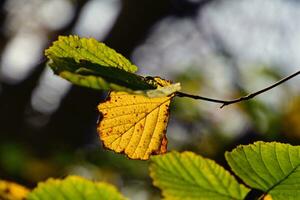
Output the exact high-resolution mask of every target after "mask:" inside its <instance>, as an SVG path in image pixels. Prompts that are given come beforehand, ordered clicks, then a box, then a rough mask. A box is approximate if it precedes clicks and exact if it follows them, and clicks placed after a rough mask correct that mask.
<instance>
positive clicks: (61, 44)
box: [45, 36, 156, 91]
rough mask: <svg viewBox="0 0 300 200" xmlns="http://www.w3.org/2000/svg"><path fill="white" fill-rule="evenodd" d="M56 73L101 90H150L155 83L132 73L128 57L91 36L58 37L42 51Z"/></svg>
mask: <svg viewBox="0 0 300 200" xmlns="http://www.w3.org/2000/svg"><path fill="white" fill-rule="evenodd" d="M45 55H46V56H47V57H48V59H49V62H48V65H49V66H50V67H51V68H52V70H53V71H54V73H55V74H57V75H59V76H61V77H62V78H65V79H66V80H68V81H70V82H72V83H74V84H76V85H80V86H85V87H90V88H93V89H101V90H109V89H112V90H118V91H131V90H149V89H155V88H156V86H155V85H152V84H151V83H150V82H148V81H147V79H146V78H144V77H142V76H139V75H136V74H134V73H133V72H135V71H136V70H137V67H136V66H135V65H133V64H132V63H131V62H130V61H129V60H127V59H126V58H125V57H123V56H122V55H121V54H119V53H117V52H116V51H115V50H113V49H111V48H109V47H107V46H106V45H105V44H103V43H101V42H98V41H97V40H95V39H93V38H79V37H78V36H68V37H67V36H60V37H59V38H58V41H55V42H54V43H53V45H52V46H51V47H50V48H48V49H47V50H46V51H45Z"/></svg>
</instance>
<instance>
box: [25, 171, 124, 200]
mask: <svg viewBox="0 0 300 200" xmlns="http://www.w3.org/2000/svg"><path fill="white" fill-rule="evenodd" d="M27 199H28V200H53V199H56V200H69V199H70V200H71V199H72V200H77V199H79V200H81V199H87V200H99V199H101V200H124V199H125V198H124V197H123V196H122V195H121V194H120V193H119V192H118V191H117V189H116V188H115V187H114V186H112V185H110V184H107V183H103V182H92V181H89V180H86V179H84V178H81V177H78V176H69V177H67V178H66V179H64V180H58V179H49V180H47V181H46V182H44V183H39V184H38V187H37V188H35V189H34V190H33V191H32V192H31V193H29V195H28V197H27Z"/></svg>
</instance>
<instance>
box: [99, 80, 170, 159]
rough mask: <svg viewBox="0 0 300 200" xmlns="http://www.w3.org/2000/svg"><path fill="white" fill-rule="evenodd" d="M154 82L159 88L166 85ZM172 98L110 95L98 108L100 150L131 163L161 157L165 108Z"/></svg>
mask: <svg viewBox="0 0 300 200" xmlns="http://www.w3.org/2000/svg"><path fill="white" fill-rule="evenodd" d="M155 80H156V81H157V82H160V84H161V86H162V87H163V86H167V85H170V83H169V82H168V81H165V80H162V79H160V78H156V79H155ZM159 87H160V86H159ZM173 96H174V94H171V95H169V96H166V97H157V98H148V97H145V96H142V95H134V94H129V93H126V92H111V93H110V94H109V97H108V99H107V100H106V101H105V102H103V103H100V105H99V106H98V109H99V111H100V113H101V115H102V119H101V120H100V122H99V125H98V129H97V130H98V133H99V135H100V139H101V140H102V142H103V144H104V146H105V147H106V148H108V149H111V150H113V151H115V152H118V153H121V152H123V153H125V154H126V155H127V156H128V157H129V158H132V159H142V160H147V159H149V156H150V155H152V154H161V153H165V152H166V150H167V138H166V128H167V123H168V119H169V105H170V102H171V99H172V97H173Z"/></svg>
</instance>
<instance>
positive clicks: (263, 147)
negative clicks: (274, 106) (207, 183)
mask: <svg viewBox="0 0 300 200" xmlns="http://www.w3.org/2000/svg"><path fill="white" fill-rule="evenodd" d="M226 159H227V161H228V163H229V165H230V167H231V168H232V170H233V171H234V173H235V174H236V175H238V176H239V177H240V178H241V179H242V180H243V181H244V182H245V183H246V184H247V185H249V186H251V187H253V188H256V189H259V190H262V191H263V192H265V193H268V194H270V195H271V196H272V198H273V199H274V200H275V199H278V200H279V199H297V198H299V196H300V190H299V188H300V178H299V177H300V167H299V166H300V147H299V146H291V145H289V144H281V143H276V142H271V143H264V142H256V143H254V144H252V145H246V146H239V147H237V148H236V149H234V150H233V151H232V152H227V153H226Z"/></svg>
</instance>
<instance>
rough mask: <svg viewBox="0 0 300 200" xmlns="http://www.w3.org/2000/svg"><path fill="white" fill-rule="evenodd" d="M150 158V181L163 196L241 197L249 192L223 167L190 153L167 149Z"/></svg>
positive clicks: (228, 199) (220, 199) (193, 198)
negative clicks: (166, 151) (160, 154)
mask: <svg viewBox="0 0 300 200" xmlns="http://www.w3.org/2000/svg"><path fill="white" fill-rule="evenodd" d="M151 161H152V163H151V165H150V175H151V177H152V179H153V184H154V185H155V186H157V187H159V188H160V189H161V190H162V193H163V196H164V198H165V199H169V200H171V199H172V200H182V199H186V200H199V199H200V200H201V199H202V200H205V199H211V200H212V199H218V200H232V199H236V200H237V199H240V200H242V199H244V197H245V196H246V195H247V193H248V192H249V189H248V188H246V187H245V186H243V185H241V184H239V183H238V182H237V181H236V180H235V178H234V177H233V176H232V175H230V173H229V172H228V171H226V170H225V169H224V168H223V167H221V166H219V165H218V164H216V163H215V162H214V161H212V160H210V159H206V158H203V157H201V156H199V155H196V154H194V153H192V152H184V153H178V152H171V153H167V154H165V155H162V156H154V157H152V158H151Z"/></svg>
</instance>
